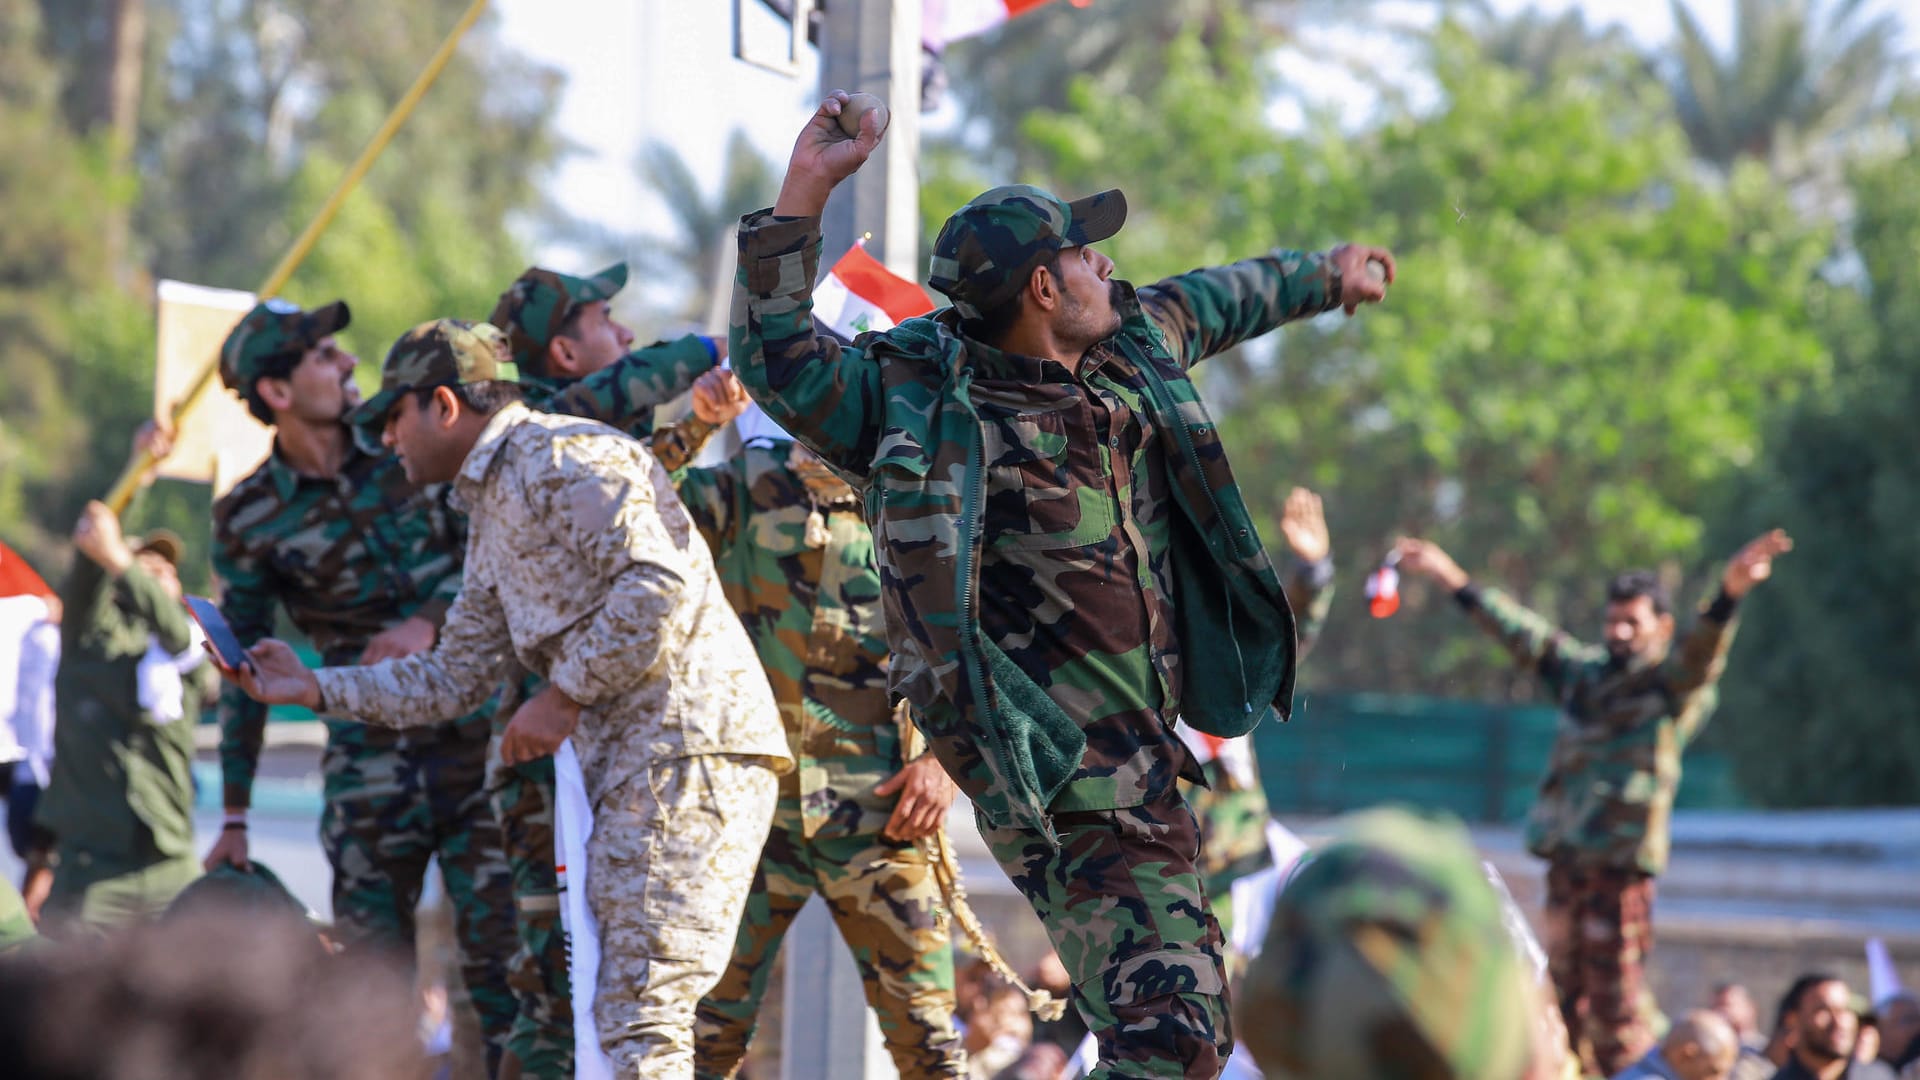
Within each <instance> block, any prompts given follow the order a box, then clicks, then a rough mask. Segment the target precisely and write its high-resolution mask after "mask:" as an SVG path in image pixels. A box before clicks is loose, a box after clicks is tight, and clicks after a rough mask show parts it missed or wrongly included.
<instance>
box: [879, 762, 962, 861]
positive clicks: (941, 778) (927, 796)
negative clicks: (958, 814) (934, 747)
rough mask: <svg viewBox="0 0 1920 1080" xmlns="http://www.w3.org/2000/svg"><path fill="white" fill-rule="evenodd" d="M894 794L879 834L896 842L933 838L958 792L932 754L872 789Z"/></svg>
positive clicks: (880, 793) (882, 793)
mask: <svg viewBox="0 0 1920 1080" xmlns="http://www.w3.org/2000/svg"><path fill="white" fill-rule="evenodd" d="M895 792H898V793H899V795H900V801H899V802H898V803H895V804H894V807H893V816H892V817H889V818H888V819H887V825H886V828H884V829H881V830H880V835H882V836H884V837H886V838H887V839H889V840H896V841H898V840H918V839H920V838H921V837H923V836H932V835H933V833H934V831H935V830H937V829H939V828H940V825H941V823H943V822H945V821H946V820H947V810H948V809H949V808H950V807H952V806H953V799H954V796H955V795H957V794H959V792H960V789H959V787H957V786H956V785H955V784H954V782H953V779H952V778H951V777H949V776H948V775H947V770H946V769H944V768H942V767H941V766H940V762H939V761H938V760H937V759H936V758H935V757H934V756H933V755H932V754H921V755H920V756H919V757H917V758H914V759H913V760H912V761H909V762H907V763H906V765H905V766H903V767H902V768H901V770H900V771H899V772H897V773H894V774H893V775H892V776H890V777H888V778H887V779H886V780H884V781H882V782H881V783H880V785H879V786H878V787H875V788H874V789H873V793H874V794H875V795H892V794H894V793H895Z"/></svg>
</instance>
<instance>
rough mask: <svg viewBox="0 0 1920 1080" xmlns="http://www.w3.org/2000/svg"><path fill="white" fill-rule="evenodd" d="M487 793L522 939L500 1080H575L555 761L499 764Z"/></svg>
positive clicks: (512, 982) (513, 970)
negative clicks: (523, 1079)
mask: <svg viewBox="0 0 1920 1080" xmlns="http://www.w3.org/2000/svg"><path fill="white" fill-rule="evenodd" d="M495 760H497V758H496V759H495ZM487 794H488V798H489V800H490V801H491V802H492V804H493V815H494V817H495V818H497V819H498V820H499V822H500V836H501V840H502V843H503V846H504V847H505V849H506V856H507V868H508V870H509V873H510V875H511V878H512V881H513V914H514V927H515V929H516V930H517V931H518V932H519V935H520V948H519V949H518V950H517V951H516V952H515V953H514V956H513V963H512V965H511V968H510V973H509V975H508V978H507V981H508V984H509V985H510V986H511V987H512V988H513V995H514V997H515V998H516V999H517V1000H518V1003H519V1012H518V1014H517V1015H516V1016H515V1017H514V1021H513V1034H512V1035H511V1036H509V1037H508V1039H507V1049H506V1059H505V1062H504V1064H503V1065H502V1067H501V1069H500V1080H514V1078H516V1077H522V1076H525V1077H540V1078H542V1080H545V1078H547V1077H568V1076H572V1075H573V994H572V990H571V989H570V987H569V985H568V981H567V935H566V930H565V928H564V927H563V926H562V925H561V923H560V878H559V875H558V874H556V873H555V872H554V862H555V856H554V831H553V830H554V822H553V805H554V794H553V759H552V758H550V757H543V758H537V759H535V760H533V761H529V762H527V763H525V764H523V765H518V766H496V768H495V771H494V773H493V775H492V777H491V778H490V780H489V787H488V793H487Z"/></svg>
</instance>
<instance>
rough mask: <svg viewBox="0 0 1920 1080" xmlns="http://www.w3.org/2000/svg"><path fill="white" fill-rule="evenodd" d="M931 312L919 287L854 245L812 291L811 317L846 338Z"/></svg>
mask: <svg viewBox="0 0 1920 1080" xmlns="http://www.w3.org/2000/svg"><path fill="white" fill-rule="evenodd" d="M932 310H933V301H931V300H929V299H927V294H926V292H925V291H924V290H922V289H921V288H920V286H918V285H916V284H914V283H913V282H911V281H908V280H907V279H906V278H903V277H901V276H900V275H899V274H896V273H894V272H893V271H891V270H889V269H887V268H886V267H885V266H883V265H881V263H880V260H879V259H876V258H874V257H873V256H871V255H869V254H867V249H866V247H865V246H864V245H862V244H855V245H853V247H851V248H849V249H848V250H847V253H846V254H845V255H842V256H840V261H839V262H837V263H834V264H833V269H831V270H829V271H827V276H826V277H825V278H822V279H821V281H820V284H819V285H817V286H815V287H814V290H813V317H814V318H815V319H817V320H818V321H819V322H820V325H822V326H825V327H827V328H828V329H830V330H832V331H834V332H835V333H837V334H840V335H842V336H843V337H847V338H856V337H859V336H860V335H861V334H864V333H866V332H867V331H869V330H891V329H893V328H894V327H896V326H898V325H900V324H901V323H903V322H906V321H907V320H908V319H911V318H913V317H914V316H916V315H925V314H926V313H927V312H929V311H932Z"/></svg>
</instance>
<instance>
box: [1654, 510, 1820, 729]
mask: <svg viewBox="0 0 1920 1080" xmlns="http://www.w3.org/2000/svg"><path fill="white" fill-rule="evenodd" d="M1792 550H1793V541H1792V539H1790V538H1789V537H1788V536H1787V534H1786V533H1785V532H1784V531H1782V530H1780V529H1775V530H1773V531H1771V532H1768V533H1763V534H1761V535H1760V536H1757V537H1755V538H1754V539H1753V540H1751V541H1749V542H1748V543H1747V544H1746V546H1744V547H1742V548H1741V549H1740V550H1739V551H1738V552H1735V553H1734V556H1733V558H1732V559H1730V560H1728V562H1727V568H1726V570H1725V571H1723V572H1722V573H1721V575H1720V591H1719V592H1718V593H1717V594H1716V595H1715V596H1714V597H1713V599H1712V600H1710V601H1708V602H1707V604H1706V605H1705V606H1704V607H1702V608H1701V609H1700V617H1699V618H1698V619H1697V620H1696V621H1695V622H1694V624H1693V628H1692V629H1691V630H1689V631H1688V632H1687V635H1686V636H1685V637H1684V638H1682V639H1680V641H1679V643H1678V644H1677V645H1675V646H1674V648H1673V650H1672V651H1671V652H1669V653H1668V654H1667V660H1666V663H1665V664H1664V665H1663V668H1662V670H1663V671H1664V673H1665V675H1666V678H1667V691H1668V693H1669V694H1670V695H1672V697H1673V700H1674V714H1675V716H1676V717H1678V724H1679V730H1678V732H1677V734H1678V735H1679V738H1680V744H1681V745H1682V746H1685V745H1686V744H1687V743H1689V742H1692V741H1693V737H1694V736H1695V735H1698V734H1699V733H1700V729H1701V728H1702V727H1704V726H1705V725H1706V722H1707V718H1708V717H1709V716H1710V715H1711V714H1712V710H1711V709H1706V708H1696V707H1694V706H1695V703H1696V700H1697V699H1698V698H1700V696H1701V695H1702V694H1704V693H1707V692H1710V691H1711V690H1712V688H1713V685H1714V684H1715V683H1717V682H1719V681H1720V675H1721V673H1722V672H1724V671H1725V670H1726V666H1727V650H1729V649H1730V648H1732V647H1733V634H1734V630H1735V628H1736V626H1737V621H1736V619H1735V617H1734V615H1735V609H1736V608H1737V607H1738V605H1739V603H1740V601H1741V600H1743V599H1745V598H1746V595H1747V593H1748V592H1749V591H1751V590H1752V589H1753V587H1754V586H1755V585H1758V584H1759V583H1760V582H1762V581H1765V580H1767V579H1768V578H1769V577H1772V576H1773V560H1774V559H1775V558H1776V557H1778V556H1780V555H1784V554H1786V553H1787V552H1789V551H1792Z"/></svg>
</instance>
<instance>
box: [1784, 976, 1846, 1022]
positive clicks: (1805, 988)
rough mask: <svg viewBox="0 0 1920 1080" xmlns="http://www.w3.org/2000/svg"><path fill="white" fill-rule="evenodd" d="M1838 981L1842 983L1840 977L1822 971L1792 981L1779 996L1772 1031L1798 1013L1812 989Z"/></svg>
mask: <svg viewBox="0 0 1920 1080" xmlns="http://www.w3.org/2000/svg"><path fill="white" fill-rule="evenodd" d="M1840 981H1842V980H1841V978H1840V976H1838V975H1829V974H1827V973H1826V972H1824V971H1816V972H1813V973H1812V974H1810V975H1802V976H1800V977H1799V978H1797V979H1795V980H1793V985H1792V986H1789V987H1787V992H1786V993H1785V994H1782V995H1781V996H1780V1008H1779V1009H1778V1010H1776V1011H1775V1012H1774V1014H1773V1027H1774V1030H1775V1031H1778V1030H1779V1029H1780V1026H1781V1025H1782V1024H1785V1023H1786V1022H1787V1017H1789V1016H1792V1015H1793V1014H1794V1013H1796V1012H1799V1011H1800V1003H1801V1002H1802V1001H1803V1000H1805V999H1806V996H1807V995H1808V994H1810V993H1812V992H1813V988H1814V987H1816V986H1821V985H1824V984H1826V983H1830V982H1840Z"/></svg>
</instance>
